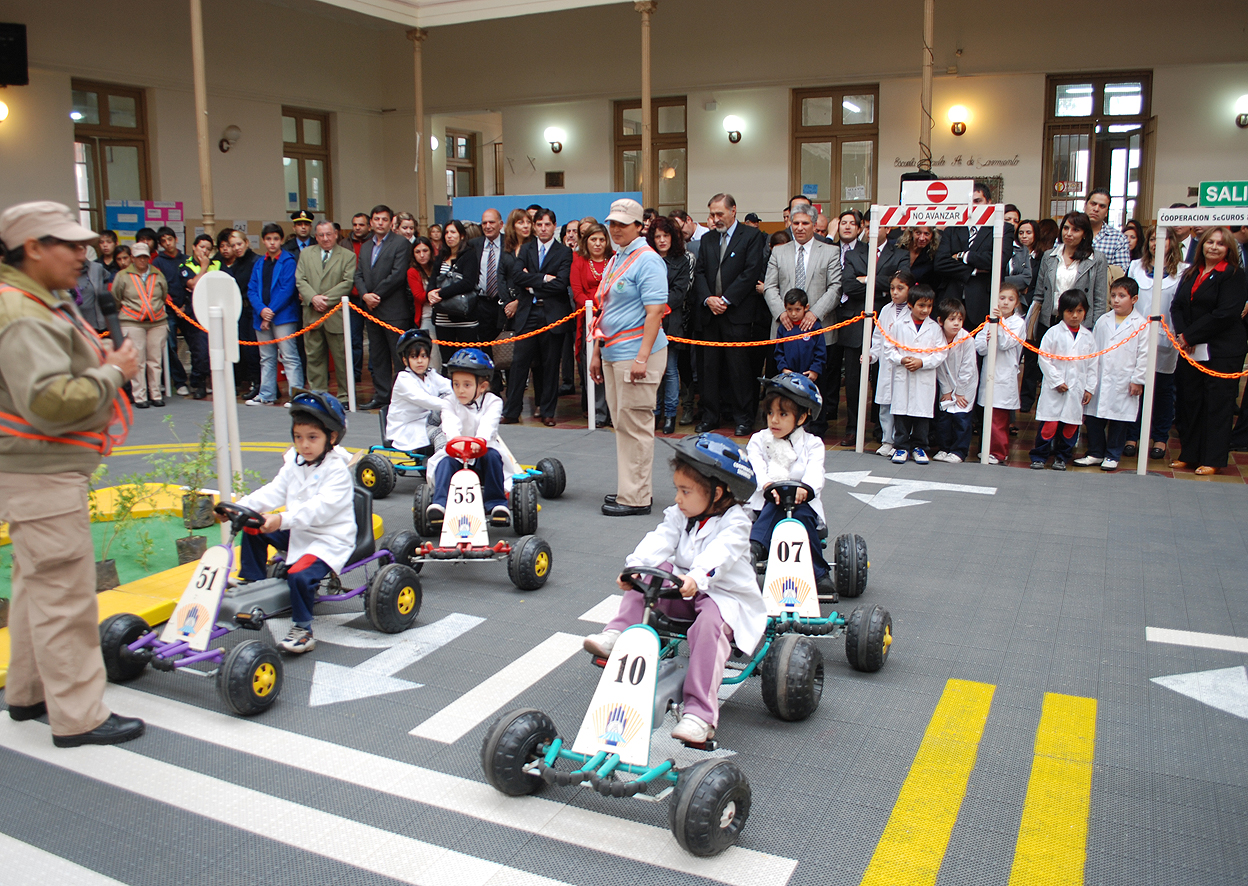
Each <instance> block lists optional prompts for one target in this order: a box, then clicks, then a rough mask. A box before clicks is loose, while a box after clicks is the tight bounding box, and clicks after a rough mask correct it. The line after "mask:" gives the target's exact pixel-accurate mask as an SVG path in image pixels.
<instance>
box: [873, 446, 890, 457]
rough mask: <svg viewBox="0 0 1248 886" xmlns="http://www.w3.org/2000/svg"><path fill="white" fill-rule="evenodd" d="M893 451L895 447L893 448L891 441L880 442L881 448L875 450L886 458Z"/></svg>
mask: <svg viewBox="0 0 1248 886" xmlns="http://www.w3.org/2000/svg"><path fill="white" fill-rule="evenodd" d="M893 452H894V449H893V446H892V444H890V443H882V444H880V448H879V449H877V450H875V454H876V455H882V456H884V457H885V458H888V457H889V456H890V455H892V454H893Z"/></svg>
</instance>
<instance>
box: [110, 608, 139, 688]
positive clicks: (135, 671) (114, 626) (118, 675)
mask: <svg viewBox="0 0 1248 886" xmlns="http://www.w3.org/2000/svg"><path fill="white" fill-rule="evenodd" d="M150 630H151V628H150V627H148V624H147V622H145V621H144V620H143V619H141V618H139V616H137V615H131V614H129V613H124V612H123V613H119V614H118V615H110V616H109V617H108V618H106V619H104V621H102V622H101V623H100V652H102V653H103V654H104V673H105V674H107V675H108V681H109V682H110V683H128V682H130V681H131V680H133V679H135V678H136V677H138V676H139V675H140V674H142V673H143V669H144V668H146V667H147V662H146V661H144V660H143V659H141V658H137V657H136V656H135V655H134V653H132V652H131V651H130V650H129V649H127V648H126V647H128V646H129V645H130V644H131V643H133V642H134V641H135V640H137V639H139V637H142V636H143V635H144V634H146V633H147V632H148V631H150Z"/></svg>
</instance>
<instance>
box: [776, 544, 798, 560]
mask: <svg viewBox="0 0 1248 886" xmlns="http://www.w3.org/2000/svg"><path fill="white" fill-rule="evenodd" d="M803 544H805V542H800V541H794V542H788V541H782V542H780V543H779V544H777V545H776V558H777V559H779V560H780V561H781V562H783V563H787V562H789V553H790V551H792V553H793V562H794V563H801V562H802V545H803Z"/></svg>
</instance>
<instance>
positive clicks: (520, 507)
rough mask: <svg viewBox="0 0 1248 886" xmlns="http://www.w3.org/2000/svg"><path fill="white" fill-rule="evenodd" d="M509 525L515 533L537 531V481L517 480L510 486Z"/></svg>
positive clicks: (523, 533)
mask: <svg viewBox="0 0 1248 886" xmlns="http://www.w3.org/2000/svg"><path fill="white" fill-rule="evenodd" d="M511 525H512V526H514V527H516V535H532V534H533V533H534V532H537V483H536V482H535V481H533V480H517V481H516V482H515V483H514V484H513V485H512V487H511Z"/></svg>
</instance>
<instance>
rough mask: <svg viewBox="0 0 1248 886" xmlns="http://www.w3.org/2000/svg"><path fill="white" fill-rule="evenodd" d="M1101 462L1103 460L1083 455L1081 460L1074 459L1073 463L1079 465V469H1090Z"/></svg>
mask: <svg viewBox="0 0 1248 886" xmlns="http://www.w3.org/2000/svg"><path fill="white" fill-rule="evenodd" d="M1103 461H1104V459H1103V458H1097V457H1096V456H1095V455H1085V456H1084V457H1083V458H1077V459H1075V462H1074V463H1075V464H1077V465H1079V467H1081V468H1090V467H1092V466H1094V465H1099V464H1101V462H1103Z"/></svg>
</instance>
